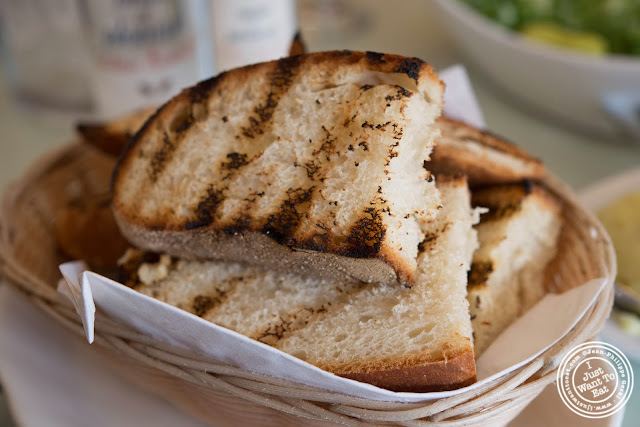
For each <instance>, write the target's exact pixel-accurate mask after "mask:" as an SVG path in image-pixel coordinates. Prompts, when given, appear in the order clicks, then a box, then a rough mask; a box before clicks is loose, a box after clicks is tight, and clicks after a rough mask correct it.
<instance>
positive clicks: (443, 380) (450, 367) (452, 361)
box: [327, 343, 477, 393]
mask: <svg viewBox="0 0 640 427" xmlns="http://www.w3.org/2000/svg"><path fill="white" fill-rule="evenodd" d="M327 370H329V371H331V368H327ZM333 372H334V373H336V375H339V376H342V377H345V378H350V379H352V380H356V381H360V382H365V383H369V384H373V385H375V386H377V387H380V388H385V389H387V390H391V391H398V392H413V393H426V392H433V391H448V390H455V389H458V388H461V387H465V386H468V385H471V384H473V383H475V382H476V380H477V378H476V362H475V358H474V354H473V349H472V348H471V344H470V343H469V347H468V350H467V351H464V352H461V353H458V354H455V355H453V356H450V357H447V358H446V359H442V360H436V361H427V362H422V363H418V364H415V365H411V366H406V367H402V366H399V367H384V368H377V369H375V368H374V369H371V370H367V371H359V372H339V371H333Z"/></svg>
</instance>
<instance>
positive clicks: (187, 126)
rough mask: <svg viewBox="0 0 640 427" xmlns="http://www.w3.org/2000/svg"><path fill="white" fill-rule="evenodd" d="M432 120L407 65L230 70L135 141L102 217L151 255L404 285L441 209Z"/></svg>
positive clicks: (397, 60) (432, 82) (376, 61)
mask: <svg viewBox="0 0 640 427" xmlns="http://www.w3.org/2000/svg"><path fill="white" fill-rule="evenodd" d="M441 107H442V83H441V82H440V81H439V80H438V79H437V76H436V75H435V73H434V72H433V69H432V68H431V67H430V66H429V65H427V64H425V63H424V62H422V61H421V60H418V59H416V58H405V57H401V56H396V55H386V54H373V53H371V52H369V53H364V52H349V53H345V52H321V53H314V54H305V55H298V56H295V57H289V58H284V59H281V60H278V61H272V62H267V63H262V64H255V65H250V66H247V67H243V68H239V69H235V70H231V71H228V72H226V73H223V74H221V75H219V76H217V77H214V78H213V79H210V80H207V81H205V82H202V83H199V84H198V85H196V86H194V87H192V88H189V89H185V90H184V91H183V92H182V93H180V94H179V95H178V96H176V97H175V98H174V99H172V100H171V101H169V102H168V103H167V104H165V105H164V106H163V107H161V108H160V110H158V112H156V114H155V115H154V116H153V117H152V118H151V119H149V120H148V121H147V123H146V124H145V125H144V126H143V128H142V129H141V130H140V131H139V132H138V133H137V134H136V136H135V137H134V138H133V142H132V144H130V146H129V148H128V149H127V150H126V153H125V154H124V155H123V157H122V158H121V159H120V161H119V166H118V168H117V170H116V172H115V173H114V179H113V192H114V204H113V207H114V212H115V215H116V218H117V220H118V223H119V225H120V226H121V228H122V230H123V233H124V234H125V235H126V237H127V238H128V239H129V240H131V241H132V243H134V244H136V245H137V246H140V247H142V248H145V249H149V250H154V251H160V252H167V253H170V254H172V255H176V256H183V257H199V258H211V259H226V260H229V261H239V262H257V263H258V264H259V265H264V266H270V267H272V266H274V265H273V264H274V260H275V266H274V267H275V268H278V265H279V264H282V265H281V266H282V267H283V268H284V266H285V265H286V268H287V269H288V268H291V267H292V265H291V262H293V261H292V259H291V257H292V256H293V257H294V258H296V257H297V261H295V262H294V264H295V265H296V268H300V269H301V272H302V273H305V274H307V273H309V274H313V273H314V272H317V273H320V271H322V272H321V273H320V275H321V276H323V277H324V276H326V275H327V274H328V275H329V276H331V277H345V278H349V279H350V280H364V281H373V280H377V281H381V282H384V283H389V281H390V280H391V281H392V282H402V283H409V282H411V281H412V280H413V279H412V278H413V276H414V274H415V268H416V255H417V251H418V244H419V243H420V241H422V237H423V236H422V233H423V231H422V227H423V225H424V224H425V223H426V222H427V221H428V220H429V218H432V217H433V216H434V215H435V213H436V207H437V206H438V203H439V201H438V199H439V195H438V192H437V190H436V188H435V184H434V183H433V182H432V181H429V180H427V177H428V175H429V173H428V172H427V171H426V170H425V169H424V168H423V167H422V163H423V161H425V160H428V159H429V153H430V151H431V147H433V145H434V144H435V138H436V137H437V131H436V129H435V128H434V121H435V118H436V117H437V116H438V115H439V112H440V109H441ZM257 234H260V235H262V236H266V237H268V238H269V239H271V241H272V242H273V243H275V244H277V245H281V246H282V248H276V247H275V246H273V245H271V244H269V243H266V241H265V240H264V239H262V238H259V237H257ZM196 235H197V236H196ZM249 235H251V237H247V236H249ZM194 236H195V237H194ZM194 242H195V243H194ZM257 242H260V243H257ZM240 246H242V248H243V249H241V248H240ZM292 250H293V251H298V254H297V255H292ZM305 251H306V252H305ZM244 252H247V253H246V254H245V255H243V253H244ZM314 252H319V253H321V254H318V255H317V256H315V255H313V253H314ZM269 254H270V255H269ZM329 254H331V256H327V255H329ZM238 257H240V258H242V259H238ZM270 257H271V258H270ZM360 260H369V261H372V262H373V264H372V263H371V262H369V263H367V266H366V267H365V264H363V263H361V262H360ZM374 264H375V265H374ZM365 270H366V271H365Z"/></svg>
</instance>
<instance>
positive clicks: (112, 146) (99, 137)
mask: <svg viewBox="0 0 640 427" xmlns="http://www.w3.org/2000/svg"><path fill="white" fill-rule="evenodd" d="M155 110H156V109H155V108H143V109H141V110H137V111H134V112H132V113H129V114H127V115H124V116H122V117H118V118H117V119H114V120H111V121H109V122H106V123H79V124H78V125H77V126H76V130H77V131H78V133H79V134H80V136H82V140H83V141H84V142H86V143H87V144H89V145H93V146H94V147H96V148H98V149H100V150H101V151H103V152H104V153H107V154H110V155H112V156H116V157H117V156H119V155H120V154H121V153H122V152H123V151H124V148H125V147H126V146H127V143H128V142H129V139H131V137H132V136H133V135H135V133H136V132H137V131H138V130H139V129H140V128H141V127H142V125H143V124H144V122H146V121H147V119H148V118H149V117H150V116H151V115H152V114H153V112H154V111H155Z"/></svg>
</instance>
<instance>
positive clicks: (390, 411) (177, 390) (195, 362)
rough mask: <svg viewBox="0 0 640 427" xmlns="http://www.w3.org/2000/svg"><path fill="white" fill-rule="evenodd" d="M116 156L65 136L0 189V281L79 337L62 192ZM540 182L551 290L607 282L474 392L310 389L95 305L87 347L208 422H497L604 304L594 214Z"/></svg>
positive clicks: (610, 263) (555, 183) (605, 259)
mask: <svg viewBox="0 0 640 427" xmlns="http://www.w3.org/2000/svg"><path fill="white" fill-rule="evenodd" d="M113 164H114V159H113V158H111V157H109V156H107V155H105V154H102V153H101V152H99V151H97V150H96V149H94V148H93V147H90V146H86V145H83V144H81V143H71V144H69V145H67V146H65V147H63V148H62V149H59V150H57V151H55V152H52V153H49V154H47V155H46V156H44V157H43V158H41V159H40V160H39V161H38V162H37V163H36V164H35V165H34V166H33V167H32V168H31V169H30V170H29V171H28V172H27V173H26V175H25V176H24V177H23V178H22V179H21V180H20V181H19V182H17V183H14V184H13V185H11V186H10V187H8V188H7V189H6V192H5V195H4V199H3V202H2V206H1V211H0V214H1V215H0V267H1V271H2V274H3V276H4V279H5V281H6V282H7V283H9V284H10V285H11V286H13V287H15V288H16V289H18V290H19V291H21V292H22V293H23V294H24V295H26V296H27V297H28V299H29V300H30V301H31V302H32V303H33V304H34V305H36V306H38V307H40V308H41V309H42V310H43V311H45V312H46V313H47V314H48V315H50V316H51V317H52V318H53V319H55V320H56V321H57V322H59V323H60V324H61V325H63V326H64V327H65V328H66V329H68V330H69V331H71V332H73V333H74V334H76V335H77V336H78V338H79V339H82V340H84V339H85V337H84V331H83V326H82V323H81V322H80V319H79V317H78V315H77V313H76V311H75V310H74V308H73V306H72V304H71V303H70V302H69V301H67V300H66V299H65V298H64V297H63V296H61V295H60V294H59V293H58V292H57V291H56V286H57V283H58V280H59V279H60V278H61V275H60V272H59V270H58V265H59V264H60V263H61V262H63V261H65V259H64V258H63V256H62V255H61V254H60V252H59V250H58V248H57V244H56V240H55V233H54V225H55V218H56V215H57V214H58V212H59V211H60V210H61V209H62V208H63V207H64V206H65V205H66V204H67V203H68V201H69V200H70V198H71V197H74V196H76V197H77V196H78V194H99V193H104V192H106V191H108V189H109V179H110V171H111V169H112V167H113ZM543 184H544V185H545V186H546V187H547V188H548V189H550V190H551V191H552V192H554V193H555V194H556V195H557V196H558V197H559V198H560V199H561V200H562V201H563V203H564V215H565V226H564V228H563V231H562V235H561V238H560V242H561V243H560V245H561V247H560V250H559V254H558V256H557V257H556V259H554V260H553V262H552V263H551V264H550V266H549V268H548V271H547V274H548V283H550V284H551V285H550V286H552V287H553V288H554V290H555V291H562V290H566V289H570V288H572V287H575V286H579V285H581V284H583V283H585V282H586V281H588V280H590V279H593V278H597V277H605V278H606V279H607V284H606V286H605V287H604V288H603V290H602V291H601V292H600V294H599V295H598V298H597V299H596V301H595V302H594V303H593V304H592V305H591V306H590V307H589V309H588V310H587V312H586V313H585V315H584V316H583V317H582V318H581V319H580V321H579V322H578V323H577V324H576V326H575V327H574V328H573V329H572V330H571V331H570V332H569V333H568V334H567V335H565V336H564V337H563V338H562V339H561V340H560V341H559V342H557V343H556V344H555V345H553V346H552V347H551V348H549V349H547V350H546V351H544V352H543V353H542V354H541V355H540V356H539V357H537V358H536V359H535V360H533V361H531V362H529V363H527V364H525V365H524V366H522V367H520V368H518V369H516V370H515V371H512V372H510V373H509V374H507V375H504V376H501V377H499V378H497V379H494V380H493V381H491V382H490V383H487V384H485V385H483V386H482V387H480V388H476V389H473V390H470V391H468V392H463V393H461V394H459V395H456V396H453V397H449V398H445V399H440V400H437V401H431V402H428V403H393V402H380V401H374V400H367V399H361V398H354V397H350V396H347V395H343V394H340V393H335V392H327V391H323V390H319V389H314V388H311V387H308V386H305V385H300V384H296V383H292V382H289V381H285V380H280V379H276V378H272V377H267V376H264V375H259V374H256V373H253V372H249V371H245V370H242V369H239V368H236V367H233V366H228V365H223V364H220V363H218V362H216V361H215V360H207V359H206V358H205V357H204V356H202V355H197V354H189V353H187V352H185V351H184V350H177V349H174V348H170V347H168V346H167V345H166V344H164V343H162V342H158V341H155V340H153V339H152V338H151V337H148V336H144V335H142V334H140V333H138V332H136V331H135V330H133V329H130V328H128V327H125V326H123V325H120V324H117V323H116V322H114V321H112V320H111V319H109V318H108V317H107V316H106V315H104V314H103V313H101V312H100V311H98V312H97V313H96V323H95V336H96V339H95V342H94V344H92V348H93V349H94V351H96V352H99V353H100V354H101V355H102V356H103V357H104V360H105V363H107V364H109V365H110V366H111V367H112V368H113V369H114V370H116V371H118V372H120V373H121V374H122V375H123V376H124V377H126V378H127V379H128V380H130V381H131V382H133V383H135V384H137V385H139V386H140V387H142V388H144V389H146V390H148V391H150V392H153V393H155V394H158V395H161V396H163V397H164V398H166V399H167V400H169V401H170V402H172V403H174V404H175V405H176V406H178V407H180V408H182V409H183V410H185V411H186V412H187V413H189V414H191V415H193V416H195V417H197V418H200V419H202V420H205V421H208V422H211V423H215V425H278V426H280V425H300V424H304V425H327V424H331V423H340V424H346V425H351V424H361V423H372V424H378V423H384V424H396V425H436V424H437V425H440V424H446V425H451V426H459V425H460V426H461V425H472V424H473V425H478V424H490V425H500V424H506V423H507V422H508V421H510V420H511V419H513V418H514V417H515V416H516V415H517V414H518V413H519V412H520V411H521V410H522V409H523V408H524V407H525V406H526V405H527V404H528V403H530V402H531V401H532V400H533V399H534V398H535V397H536V396H537V395H538V394H539V393H540V392H541V391H542V390H543V389H544V388H545V387H546V386H547V385H548V384H549V383H551V382H553V381H555V378H556V369H557V366H558V364H559V362H560V361H561V360H562V357H563V356H564V355H565V354H566V353H567V352H568V351H569V350H570V349H571V348H573V347H574V346H576V345H578V344H580V343H582V342H584V341H587V340H589V339H590V338H592V337H594V336H595V335H596V334H597V333H598V331H599V330H600V329H601V328H602V326H603V324H604V321H605V320H606V318H607V317H608V315H609V312H610V310H611V306H612V303H613V280H614V277H615V256H614V253H613V249H612V245H611V242H610V240H609V238H608V236H607V234H606V233H605V232H604V230H603V229H602V226H601V225H600V224H599V223H598V221H597V220H596V219H595V218H594V217H593V216H592V215H591V214H590V213H588V212H586V211H585V210H584V209H583V208H582V207H581V206H580V205H579V203H578V202H577V200H576V198H575V196H574V195H573V194H572V193H571V192H570V191H569V190H568V189H567V187H566V186H565V185H564V184H562V183H561V182H560V181H559V180H558V179H557V178H555V177H554V176H552V175H548V176H546V177H545V179H544V180H543Z"/></svg>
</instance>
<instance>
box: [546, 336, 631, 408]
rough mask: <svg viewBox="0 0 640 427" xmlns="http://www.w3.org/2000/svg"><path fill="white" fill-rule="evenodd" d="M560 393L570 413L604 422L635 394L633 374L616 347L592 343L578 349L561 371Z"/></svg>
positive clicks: (565, 360)
mask: <svg viewBox="0 0 640 427" xmlns="http://www.w3.org/2000/svg"><path fill="white" fill-rule="evenodd" d="M557 380H558V382H557V385H558V393H559V394H560V397H561V398H562V401H563V402H564V404H565V405H567V407H568V408H569V409H571V410H572V411H573V412H575V413H576V414H578V415H581V416H583V417H586V418H604V417H608V416H609V415H612V414H614V413H616V412H617V411H619V410H620V409H622V408H623V407H624V405H625V403H627V400H629V397H630V396H631V391H632V390H633V370H632V369H631V365H630V364H629V360H628V359H627V357H626V356H625V355H624V354H623V353H622V352H621V351H620V350H618V349H617V348H616V347H614V346H612V345H611V344H607V343H604V342H598V341H591V342H586V343H584V344H581V345H579V346H577V347H575V348H574V349H573V350H571V351H570V352H569V354H567V355H566V356H565V357H564V359H562V362H561V363H560V367H559V368H558V378H557Z"/></svg>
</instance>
